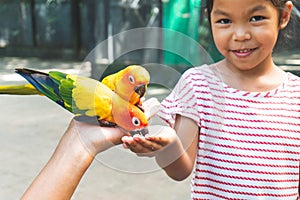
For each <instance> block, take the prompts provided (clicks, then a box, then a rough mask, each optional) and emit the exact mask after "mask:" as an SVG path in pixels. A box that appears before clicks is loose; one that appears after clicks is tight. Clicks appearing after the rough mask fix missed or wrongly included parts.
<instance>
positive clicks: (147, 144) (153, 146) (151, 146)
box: [133, 137, 163, 152]
mask: <svg viewBox="0 0 300 200" xmlns="http://www.w3.org/2000/svg"><path fill="white" fill-rule="evenodd" d="M133 140H134V141H135V142H137V143H138V144H140V145H141V146H143V147H144V148H147V149H148V151H149V152H153V151H157V150H160V149H161V148H163V146H162V145H161V144H159V143H156V142H155V141H150V140H146V139H145V138H144V137H134V138H133Z"/></svg>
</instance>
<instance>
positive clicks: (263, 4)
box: [212, 0, 276, 13]
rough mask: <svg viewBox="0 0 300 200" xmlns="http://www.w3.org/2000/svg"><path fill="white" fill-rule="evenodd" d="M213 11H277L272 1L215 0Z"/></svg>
mask: <svg viewBox="0 0 300 200" xmlns="http://www.w3.org/2000/svg"><path fill="white" fill-rule="evenodd" d="M213 2H214V3H213V8H212V10H222V11H226V10H230V12H249V13H250V12H255V11H260V10H268V9H276V7H275V6H274V5H273V3H272V1H270V0H214V1H213Z"/></svg>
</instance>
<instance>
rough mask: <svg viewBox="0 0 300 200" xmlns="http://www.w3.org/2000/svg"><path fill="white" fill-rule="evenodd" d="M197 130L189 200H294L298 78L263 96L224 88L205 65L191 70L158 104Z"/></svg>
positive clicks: (299, 146)
mask: <svg viewBox="0 0 300 200" xmlns="http://www.w3.org/2000/svg"><path fill="white" fill-rule="evenodd" d="M175 114H180V115H182V116H185V117H188V118H191V119H193V120H194V121H195V122H196V123H197V124H198V126H199V127H200V134H199V143H198V152H197V158H196V163H195V168H194V171H193V177H192V181H191V198H192V199H193V200H196V199H197V200H198V199H267V200H272V199H285V200H287V199H297V197H298V185H299V161H300V78H299V77H297V76H295V75H293V74H291V73H288V79H287V81H286V82H285V83H283V84H281V85H280V86H279V87H278V88H276V89H274V90H272V91H269V92H245V91H241V90H237V89H233V88H231V87H229V86H228V85H226V84H224V83H223V82H222V81H221V80H220V79H219V78H218V76H216V75H215V73H214V72H213V71H212V70H211V67H210V66H207V65H204V66H201V67H196V68H191V69H189V70H187V71H186V72H185V73H184V74H183V75H182V77H181V79H180V80H179V82H178V84H177V85H176V87H175V88H174V90H173V91H172V92H171V94H170V95H169V96H168V97H167V98H166V99H165V100H164V101H163V102H162V104H161V110H160V112H159V116H160V117H161V118H163V119H164V120H165V121H167V122H168V123H169V124H170V125H171V126H173V125H174V120H175Z"/></svg>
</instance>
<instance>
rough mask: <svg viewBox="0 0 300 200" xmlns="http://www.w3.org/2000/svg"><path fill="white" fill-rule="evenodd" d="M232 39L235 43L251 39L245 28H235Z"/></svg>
mask: <svg viewBox="0 0 300 200" xmlns="http://www.w3.org/2000/svg"><path fill="white" fill-rule="evenodd" d="M233 39H234V40H235V41H244V40H250V39H251V33H250V31H249V30H248V29H247V28H245V27H241V26H240V27H236V28H235V30H234V33H233Z"/></svg>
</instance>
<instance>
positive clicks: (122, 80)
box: [0, 65, 150, 107]
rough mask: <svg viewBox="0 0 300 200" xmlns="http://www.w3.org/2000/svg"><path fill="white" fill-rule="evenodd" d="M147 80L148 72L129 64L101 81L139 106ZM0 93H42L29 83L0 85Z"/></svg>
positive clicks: (148, 79) (148, 80)
mask: <svg viewBox="0 0 300 200" xmlns="http://www.w3.org/2000/svg"><path fill="white" fill-rule="evenodd" d="M149 82H150V75H149V72H148V71H147V70H146V69H145V68H143V67H142V66H140V65H129V66H127V67H126V68H124V69H122V70H120V71H118V72H116V73H114V74H111V75H108V76H106V77H104V78H103V79H102V81H101V83H103V84H104V85H106V86H107V87H108V88H110V89H111V90H112V91H114V92H115V93H117V94H118V95H119V96H120V97H122V98H123V99H124V100H126V101H129V102H130V103H131V104H134V105H137V106H140V107H141V105H142V102H141V98H142V97H143V96H144V95H145V93H146V89H147V85H148V84H149ZM0 94H16V95H35V94H40V95H43V94H42V93H41V92H39V91H38V90H37V89H36V88H35V87H34V86H32V85H31V84H24V85H18V86H14V85H12V86H10V85H9V86H0Z"/></svg>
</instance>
